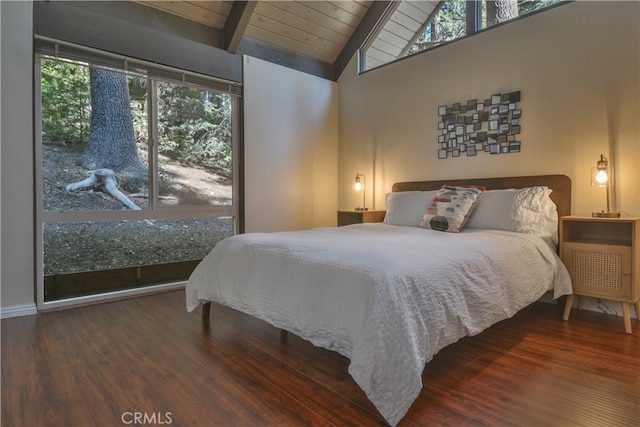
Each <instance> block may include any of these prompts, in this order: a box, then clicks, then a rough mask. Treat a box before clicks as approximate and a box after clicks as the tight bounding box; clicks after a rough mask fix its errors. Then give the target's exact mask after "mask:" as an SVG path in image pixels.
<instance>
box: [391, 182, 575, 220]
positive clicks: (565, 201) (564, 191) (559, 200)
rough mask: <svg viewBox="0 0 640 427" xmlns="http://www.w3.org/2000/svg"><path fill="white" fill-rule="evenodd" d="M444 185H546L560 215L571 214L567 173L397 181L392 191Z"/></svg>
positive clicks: (494, 186) (505, 186) (419, 189)
mask: <svg viewBox="0 0 640 427" xmlns="http://www.w3.org/2000/svg"><path fill="white" fill-rule="evenodd" d="M443 185H482V186H484V187H486V188H487V190H499V189H505V188H525V187H537V186H541V185H546V186H547V187H549V188H550V189H552V190H553V192H552V193H551V196H550V197H551V200H553V202H554V203H555V204H556V206H557V207H558V216H559V217H561V216H565V215H571V178H569V177H568V176H566V175H536V176H511V177H506V178H473V179H445V180H440V181H414V182H396V183H395V184H393V187H392V188H391V191H394V192H395V191H427V190H438V189H439V188H441V187H442V186H443Z"/></svg>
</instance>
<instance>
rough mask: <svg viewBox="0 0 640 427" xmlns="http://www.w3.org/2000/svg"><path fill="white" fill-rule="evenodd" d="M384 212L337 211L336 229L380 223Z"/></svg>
mask: <svg viewBox="0 0 640 427" xmlns="http://www.w3.org/2000/svg"><path fill="white" fill-rule="evenodd" d="M385 214H386V211H338V227H341V226H343V225H349V224H363V223H365V222H382V221H384V216H385Z"/></svg>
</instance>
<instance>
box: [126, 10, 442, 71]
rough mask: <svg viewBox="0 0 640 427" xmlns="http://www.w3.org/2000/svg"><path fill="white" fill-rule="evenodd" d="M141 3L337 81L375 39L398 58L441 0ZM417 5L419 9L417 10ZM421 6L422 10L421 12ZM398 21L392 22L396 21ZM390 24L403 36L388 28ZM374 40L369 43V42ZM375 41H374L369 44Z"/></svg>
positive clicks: (239, 47)
mask: <svg viewBox="0 0 640 427" xmlns="http://www.w3.org/2000/svg"><path fill="white" fill-rule="evenodd" d="M137 3H140V4H142V5H145V6H148V7H151V8H154V9H156V10H160V11H162V12H163V13H168V14H171V15H176V16H180V17H182V18H184V19H186V20H189V21H193V22H197V23H198V24H201V25H205V26H207V27H210V28H211V31H217V32H219V33H220V34H221V38H220V39H221V43H222V46H221V47H222V48H224V49H225V50H227V51H229V52H231V53H246V54H250V55H252V56H257V57H259V58H263V59H267V60H270V61H272V62H278V63H281V64H282V65H285V66H289V67H292V68H298V69H300V70H302V71H305V72H310V73H312V74H317V75H320V76H322V77H325V78H330V79H334V80H337V78H338V76H339V75H340V73H342V70H344V68H345V67H346V65H347V63H348V61H349V60H350V59H351V58H352V57H353V54H354V53H355V52H356V51H357V50H358V49H359V48H360V47H361V46H362V45H363V44H364V43H365V42H366V41H367V40H368V37H369V36H370V35H371V34H372V32H373V31H374V30H376V31H377V32H376V34H377V35H379V36H380V37H382V38H384V39H385V40H387V41H386V44H385V42H383V43H380V42H379V43H378V44H377V46H376V49H377V50H378V51H383V52H382V53H381V54H383V55H396V57H397V54H398V53H399V52H401V51H402V50H403V48H404V47H405V46H404V45H403V46H396V44H397V43H396V41H397V40H401V41H400V43H405V44H406V43H408V42H409V41H411V40H412V38H413V37H414V36H415V34H416V32H417V31H418V30H419V29H420V28H421V27H422V25H423V23H424V19H426V17H427V16H428V15H429V14H430V11H431V10H432V9H433V8H435V5H436V4H437V3H438V1H424V0H423V1H379V0H376V1H373V0H336V1H319V0H312V1H266V0H260V1H219V0H218V1H215V0H213V1H153V0H150V1H147V0H138V1H137ZM412 4H415V5H412ZM416 5H417V7H416ZM391 18H393V19H391ZM390 19H391V22H392V23H393V24H392V25H395V26H396V27H398V25H400V26H402V25H403V24H404V23H410V24H411V26H409V27H408V28H405V27H403V28H401V29H400V30H401V31H400V34H401V36H400V38H399V37H398V34H397V33H398V32H397V31H394V30H390V29H389V28H386V27H384V25H383V24H384V23H385V22H388V21H389V20H390ZM369 40H370V39H369ZM370 41H371V40H370Z"/></svg>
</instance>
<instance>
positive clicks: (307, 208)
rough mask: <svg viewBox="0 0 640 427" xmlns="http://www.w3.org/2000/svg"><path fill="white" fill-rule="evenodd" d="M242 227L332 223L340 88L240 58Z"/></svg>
mask: <svg viewBox="0 0 640 427" xmlns="http://www.w3.org/2000/svg"><path fill="white" fill-rule="evenodd" d="M244 94H245V95H244V103H245V104H244V105H245V112H244V117H245V137H244V150H245V153H244V167H245V230H246V231H279V230H299V229H304V228H311V227H319V226H334V225H336V209H337V204H338V195H337V190H336V189H337V186H338V184H337V177H338V124H337V123H338V85H337V84H336V83H334V82H330V81H328V80H324V79H321V78H318V77H314V76H311V75H309V74H305V73H301V72H299V71H295V70H291V69H288V68H284V67H281V66H279V65H275V64H272V63H269V62H266V61H262V60H259V59H256V58H251V57H245V58H244Z"/></svg>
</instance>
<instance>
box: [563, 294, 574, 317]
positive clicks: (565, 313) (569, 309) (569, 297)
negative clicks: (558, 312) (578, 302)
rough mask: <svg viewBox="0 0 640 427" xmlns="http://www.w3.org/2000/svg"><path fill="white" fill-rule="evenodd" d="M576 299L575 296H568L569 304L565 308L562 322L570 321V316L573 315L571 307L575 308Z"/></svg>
mask: <svg viewBox="0 0 640 427" xmlns="http://www.w3.org/2000/svg"><path fill="white" fill-rule="evenodd" d="M574 298H575V295H574V294H571V295H567V303H566V304H565V306H564V315H563V316H562V320H569V315H570V314H571V307H573V299H574Z"/></svg>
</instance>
